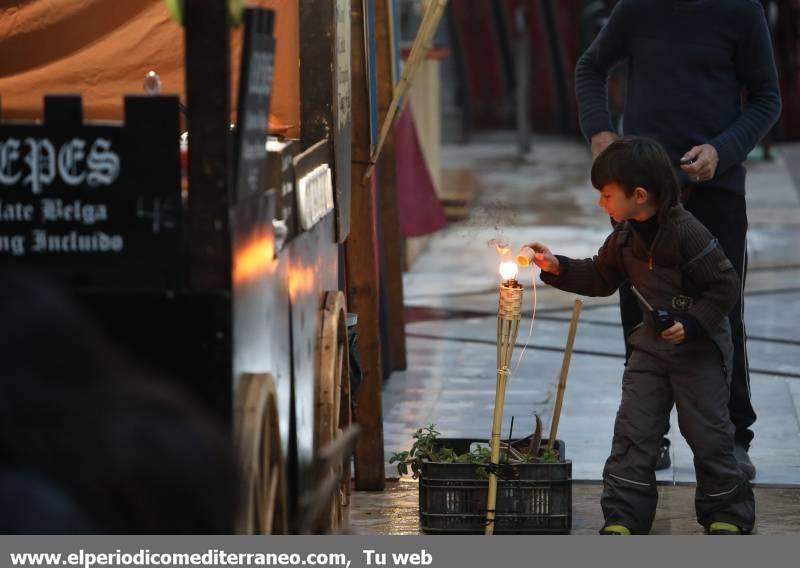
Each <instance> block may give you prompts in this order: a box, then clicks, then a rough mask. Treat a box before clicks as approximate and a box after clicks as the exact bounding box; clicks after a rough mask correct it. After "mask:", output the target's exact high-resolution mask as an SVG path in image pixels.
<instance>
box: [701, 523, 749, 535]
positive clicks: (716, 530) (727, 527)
mask: <svg viewBox="0 0 800 568" xmlns="http://www.w3.org/2000/svg"><path fill="white" fill-rule="evenodd" d="M708 534H718V535H739V534H742V531H741V529H740V528H739V527H737V526H736V525H734V524H731V523H723V522H720V521H717V522H714V523H711V524H710V525H708Z"/></svg>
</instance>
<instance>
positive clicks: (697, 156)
mask: <svg viewBox="0 0 800 568" xmlns="http://www.w3.org/2000/svg"><path fill="white" fill-rule="evenodd" d="M718 165H719V154H718V153H717V149H716V148H714V146H712V145H711V144H700V145H699V146H693V147H692V149H691V150H689V151H688V152H686V153H685V154H684V155H683V158H681V169H682V170H683V171H684V173H685V174H686V175H687V176H688V178H689V180H690V181H693V182H695V183H700V182H704V181H709V180H710V179H711V178H713V177H714V175H715V174H716V173H717V166H718Z"/></svg>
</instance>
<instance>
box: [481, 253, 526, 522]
mask: <svg viewBox="0 0 800 568" xmlns="http://www.w3.org/2000/svg"><path fill="white" fill-rule="evenodd" d="M500 274H501V275H502V276H503V278H504V282H502V283H501V284H500V306H499V308H498V310H497V394H496V395H495V399H494V417H493V419H492V440H491V447H492V458H491V463H492V464H495V466H496V465H497V464H498V463H499V462H500V428H501V426H502V423H503V405H504V403H505V396H506V384H507V383H508V375H509V366H510V365H511V354H512V352H513V351H514V344H515V343H516V342H517V331H518V330H519V320H520V319H521V318H522V285H521V284H520V283H519V282H517V281H516V280H515V276H516V275H517V264H516V263H514V262H502V263H500ZM496 504H497V475H496V473H495V472H494V471H493V470H492V469H491V468H490V472H489V496H488V500H487V503H486V534H487V535H491V534H494V520H495V505H496Z"/></svg>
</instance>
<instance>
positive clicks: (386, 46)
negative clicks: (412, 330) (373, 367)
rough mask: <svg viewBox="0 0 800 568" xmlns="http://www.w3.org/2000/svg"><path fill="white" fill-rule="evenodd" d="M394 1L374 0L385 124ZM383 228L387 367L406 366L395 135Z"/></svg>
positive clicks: (383, 160)
mask: <svg viewBox="0 0 800 568" xmlns="http://www.w3.org/2000/svg"><path fill="white" fill-rule="evenodd" d="M392 20H393V18H392V0H375V45H376V52H375V57H376V59H377V63H378V124H383V121H384V120H385V118H386V114H387V112H388V110H389V107H390V106H391V104H392V98H393V97H394V85H395V77H394V57H395V50H394V36H393V33H392V31H393V30H392V25H393V21H392ZM378 192H379V195H380V204H381V208H380V212H379V215H380V219H381V222H380V230H381V233H382V239H381V240H382V242H383V254H382V255H381V256H382V258H383V266H382V271H381V277H382V287H381V290H382V292H383V294H382V296H383V299H384V301H385V314H386V319H385V322H384V325H386V327H387V336H388V337H387V339H388V344H387V345H384V352H383V353H384V357H386V358H387V359H388V369H389V370H390V371H394V370H397V369H405V368H406V326H405V322H404V315H403V264H404V263H403V240H402V237H401V236H400V208H399V203H398V194H397V167H396V163H395V154H394V139H393V137H392V134H389V137H388V138H387V139H386V142H385V144H384V149H383V152H382V153H381V155H380V157H379V158H378Z"/></svg>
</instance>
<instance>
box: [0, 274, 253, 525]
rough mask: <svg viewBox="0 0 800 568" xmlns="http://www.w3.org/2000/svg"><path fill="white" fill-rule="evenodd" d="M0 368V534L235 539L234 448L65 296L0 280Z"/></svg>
mask: <svg viewBox="0 0 800 568" xmlns="http://www.w3.org/2000/svg"><path fill="white" fill-rule="evenodd" d="M0 365H1V366H0V532H4V533H28V534H30V533H38V534H46V533H92V532H93V533H122V534H226V533H232V532H233V531H234V527H235V519H236V513H237V509H238V505H239V485H238V479H239V477H238V475H239V474H238V470H237V466H236V462H235V459H234V453H233V449H232V445H231V443H230V440H229V439H228V438H227V437H226V435H225V434H224V432H223V431H222V430H221V429H220V428H219V427H218V425H216V424H214V423H212V422H211V421H210V420H209V418H208V417H206V416H205V415H204V414H203V413H202V412H200V411H199V410H198V409H197V408H196V407H195V406H194V405H192V404H191V403H190V401H188V400H187V399H186V398H185V397H184V396H183V395H182V394H181V393H179V392H178V391H177V390H175V389H173V388H172V387H171V386H169V385H168V384H166V383H165V382H164V381H158V380H154V379H153V378H152V377H151V376H148V375H146V374H145V373H143V372H142V371H141V370H140V369H137V368H136V366H135V365H134V364H133V363H132V362H131V361H129V360H127V359H126V358H125V357H124V356H123V355H122V354H121V353H120V352H119V351H118V350H117V349H116V348H115V347H114V346H112V345H110V344H109V342H108V341H107V340H106V339H104V338H103V337H102V336H101V334H100V333H99V331H98V329H97V328H96V327H95V326H94V325H93V324H92V322H91V321H90V320H89V319H88V318H87V316H86V315H84V314H83V313H82V312H81V311H80V310H79V309H78V308H77V307H76V306H75V305H74V304H72V303H71V302H70V301H69V300H68V299H67V298H66V296H65V295H64V294H63V293H62V292H61V291H59V290H56V289H54V288H50V287H48V286H46V285H45V284H44V283H42V282H41V281H38V280H36V279H34V278H32V277H30V276H23V275H19V274H12V273H8V272H7V271H2V272H0ZM23 496H27V497H25V498H24V499H23Z"/></svg>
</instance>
